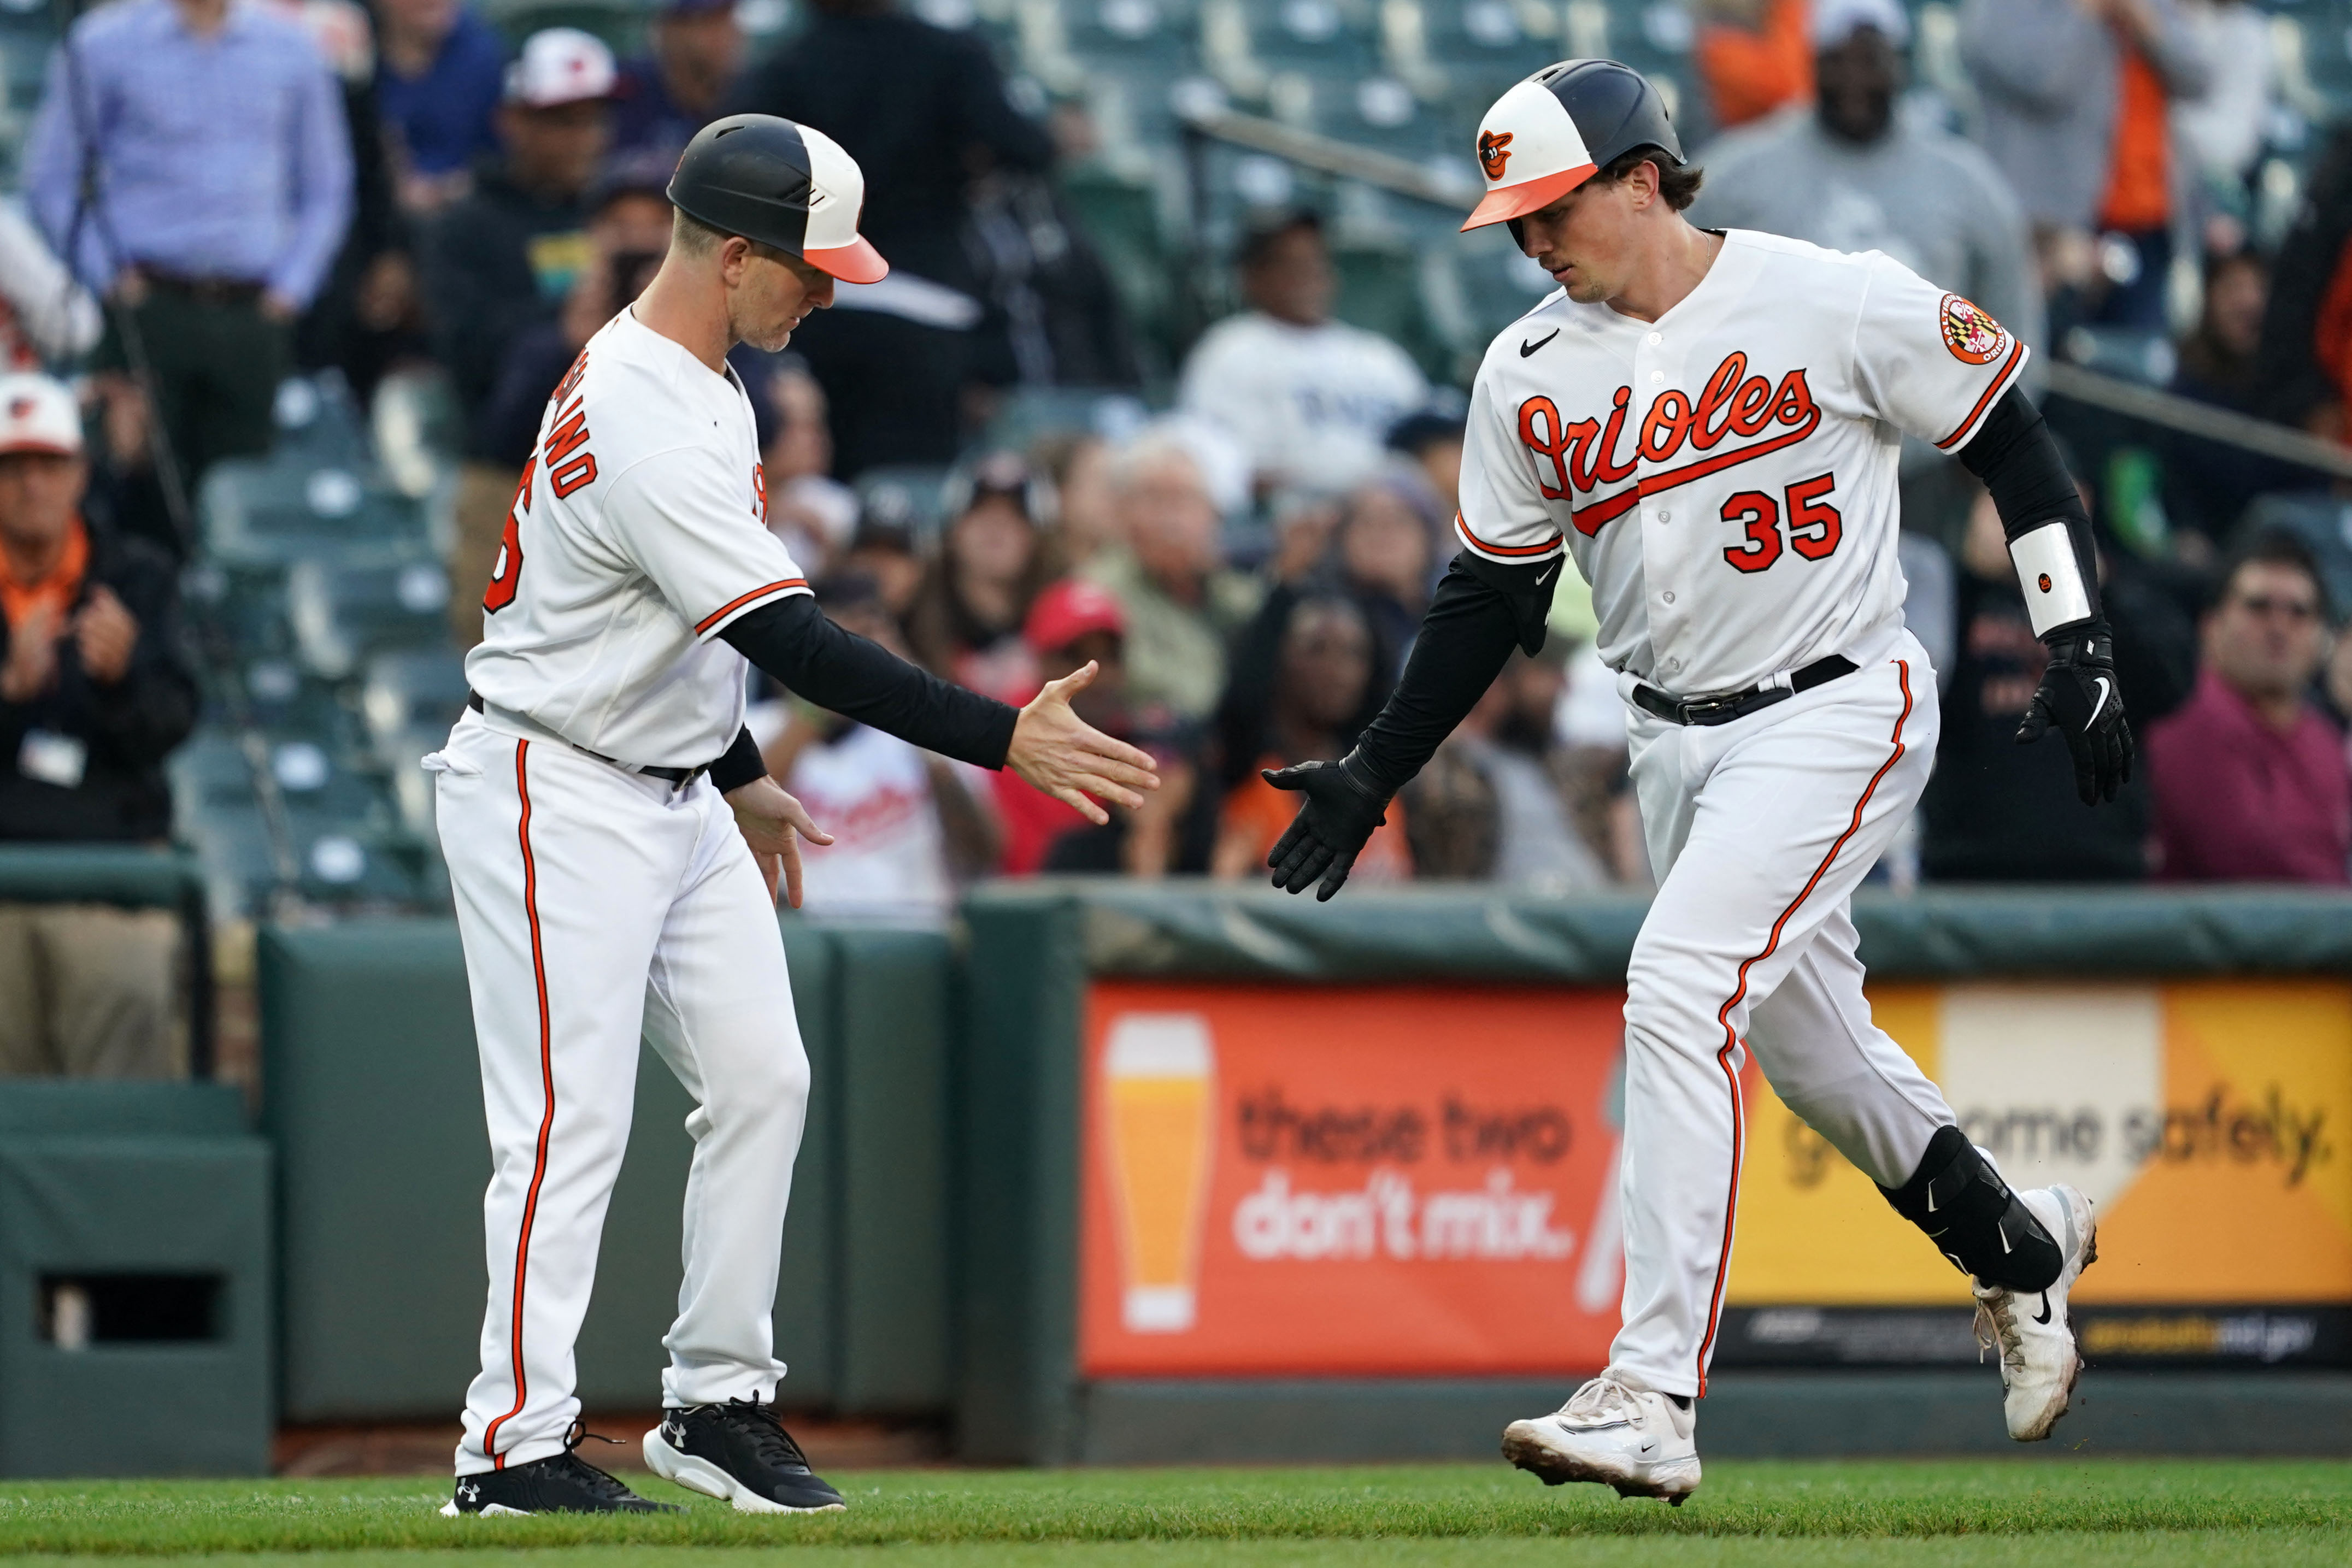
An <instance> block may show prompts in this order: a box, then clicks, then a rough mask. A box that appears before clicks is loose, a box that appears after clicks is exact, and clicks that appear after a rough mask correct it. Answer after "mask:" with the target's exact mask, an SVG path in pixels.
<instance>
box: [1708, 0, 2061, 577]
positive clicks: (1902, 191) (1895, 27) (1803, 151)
mask: <svg viewBox="0 0 2352 1568" xmlns="http://www.w3.org/2000/svg"><path fill="white" fill-rule="evenodd" d="M1812 38H1813V43H1814V47H1816V48H1817V49H1818V50H1819V54H1818V56H1817V57H1816V58H1815V61H1814V64H1813V78H1814V81H1815V83H1816V87H1817V89H1818V92H1819V97H1818V98H1817V99H1816V101H1815V103H1814V107H1813V112H1811V114H1804V115H1786V116H1781V117H1779V118H1776V119H1773V120H1766V121H1763V122H1761V123H1759V124H1758V125H1755V126H1753V127H1750V128H1748V129H1745V130H1742V131H1735V132H1733V133H1732V134H1730V135H1728V136H1726V137H1724V138H1723V139H1721V140H1720V141H1717V142H1715V143H1714V144H1713V145H1712V146H1709V147H1708V148H1706V150H1705V152H1704V153H1703V154H1702V155H1701V160H1700V161H1701V162H1704V163H1705V164H1706V174H1707V179H1706V188H1705V189H1703V190H1702V191H1701V192H1700V193H1699V197H1698V200H1697V202H1696V204H1693V206H1692V209H1691V221H1692V222H1694V223H1696V224H1701V225H1706V227H1709V228H1746V229H1761V230H1763V231H1765V232H1766V233H1768V234H1777V235H1789V236H1790V237H1791V238H1794V239H1801V240H1810V241H1811V242H1812V243H1813V244H1815V245H1820V246H1828V247H1829V248H1830V249H1832V250H1843V251H1866V250H1881V251H1885V253H1886V254H1887V255H1889V256H1893V257H1895V259H1896V260H1897V261H1900V262H1902V263H1903V264H1904V265H1905V266H1906V267H1910V268H1911V269H1912V270H1913V271H1914V272H1916V273H1918V274H1919V276H1921V277H1925V278H1927V279H1928V280H1929V281H1931V282H1934V283H1936V284H1938V285H1940V286H1941V287H1945V288H1948V289H1950V290H1952V291H1953V292H1954V293H1957V294H1962V295H1965V296H1967V297H1968V298H1969V299H1972V300H1974V301H1975V302H1976V303H1977V304H1979V305H1980V306H1982V307H1984V308H1985V309H1987V310H1989V311H1990V312H1991V313H1992V315H1993V317H1994V318H1995V319H1998V320H1999V321H2000V323H2001V324H2002V325H2003V326H2005V327H2008V328H2009V329H2011V331H2012V332H2014V333H2016V334H2017V335H2018V336H2019V337H2020V338H2021V339H2023V340H2025V341H2026V342H2027V343H2029V344H2032V345H2033V346H2034V347H2036V348H2039V347H2040V346H2041V344H2042V298H2041V294H2040V290H2039V288H2038V287H2037V286H2036V282H2035V279H2034V276H2033V257H2032V247H2031V245H2030V243H2029V241H2028V238H2027V235H2026V229H2025V218H2024V214H2022V213H2021V211H2020V210H2019V207H2018V204H2017V199H2016V198H2015V197H2014V196H2012V195H2011V193H2010V191H2009V187H2008V184H2007V183H2006V182H2005V181H2003V180H2002V178H2001V176H2000V172H1999V171H1998V170H1996V169H1994V168H1993V166H1992V164H1991V162H1990V161H1989V160H1988V159H1987V158H1986V157H1985V155H1984V154H1983V153H1982V152H1979V151H1978V150H1977V149H1976V148H1974V147H1972V146H1970V145H1969V143H1967V142H1965V141H1961V140H1959V139H1958V137H1956V136H1950V135H1947V134H1946V133H1944V132H1943V131H1937V130H1933V129H1929V128H1927V127H1924V126H1920V125H1916V124H1912V123H1909V122H1906V120H1904V119H1903V118H1902V117H1900V116H1898V115H1897V114H1896V113H1895V102H1896V99H1897V98H1898V97H1899V96H1900V94H1901V92H1902V90H1903V85H1904V74H1905V72H1904V64H1903V50H1904V49H1905V48H1906V47H1907V46H1908V45H1909V43H1910V38H1911V24H1910V21H1909V19H1908V18H1907V17H1906V16H1905V15H1904V11H1903V7H1902V5H1900V4H1898V3H1897V0H1819V3H1818V4H1816V5H1815V6H1814V7H1813V17H1812ZM1974 494H1975V483H1974V481H1973V480H1971V479H1969V476H1968V474H1967V471H1966V470H1964V469H1963V468H1961V466H1960V465H1959V464H1958V461H1957V460H1956V459H1954V458H1951V457H1948V456H1946V455H1943V454H1941V453H1939V452H1937V450H1936V449H1935V447H1934V446H1933V445H1931V444H1929V443H1927V442H1924V441H1920V440H1917V439H1916V438H1906V440H1905V442H1904V443H1903V463H1902V497H1903V507H1902V512H1903V526H1904V527H1905V528H1908V529H1913V530H1916V531H1917V532H1920V533H1924V534H1926V535H1927V536H1928V537H1929V538H1935V539H1937V540H1938V541H1940V542H1941V543H1942V544H1944V546H1945V547H1946V548H1947V549H1957V548H1958V545H1959V542H1960V538H1961V535H1962V534H1963V533H1964V532H1965V531H1966V529H1967V527H1968V516H1969V503H1970V501H1971V500H1972V498H1973V497H1974Z"/></svg>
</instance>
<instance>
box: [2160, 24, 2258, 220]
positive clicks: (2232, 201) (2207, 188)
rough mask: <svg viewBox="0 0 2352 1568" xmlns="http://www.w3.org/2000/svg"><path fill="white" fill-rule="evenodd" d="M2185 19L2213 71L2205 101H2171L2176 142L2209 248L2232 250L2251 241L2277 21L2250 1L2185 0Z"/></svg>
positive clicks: (2175, 145)
mask: <svg viewBox="0 0 2352 1568" xmlns="http://www.w3.org/2000/svg"><path fill="white" fill-rule="evenodd" d="M2179 4H2180V20H2181V24H2182V26H2185V27H2186V28H2187V29H2188V32H2189V37H2190V38H2191V39H2193V40H2194V42H2195V46H2196V48H2197V52H2198V53H2199V54H2200V55H2201V56H2203V57H2204V59H2205V63H2206V65H2207V67H2208V68H2210V70H2211V72H2212V78H2213V79H2212V83H2211V85H2210V87H2208V88H2207V89H2206V90H2205V94H2204V96H2203V97H2201V98H2196V99H2182V100H2179V101H2177V102H2175V103H2174V104H2173V106H2172V144H2173V146H2174V147H2176V148H2177V149H2179V152H2180V160H2181V163H2182V172H2184V173H2185V174H2186V175H2187V176H2188V179H2187V180H2184V181H2183V182H2182V183H2183V185H2184V186H2187V187H2190V188H2192V189H2193V192H2194V195H2195V197H2196V200H2195V204H2194V206H2193V209H2192V210H2193V211H2194V212H2195V213H2196V214H2198V216H2199V217H2200V222H2199V223H2197V224H2196V225H2192V229H2191V232H2196V233H2200V237H2201V239H2202V241H2203V244H2204V248H2205V249H2207V250H2209V251H2212V252H2216V253H2218V254H2221V255H2225V256H2226V255H2233V254H2235V253H2236V252H2237V251H2238V250H2240V249H2241V248H2242V247H2243V246H2244V245H2245V243H2246V227H2245V223H2244V221H2243V212H2244V206H2245V196H2246V181H2247V179H2248V177H2249V176H2250V175H2252V172H2253V169H2254V162H2255V161H2256V160H2257V159H2259V158H2260V157H2261V156H2262V152H2263V139H2264V138H2265V137H2266V136H2267V135H2268V133H2269V131H2270V123H2271V113H2272V110H2273V107H2274V99H2275V97H2276V94H2277V91H2278V56H2277V53H2276V51H2275V50H2274V49H2273V47H2271V36H2270V34H2271V21H2270V17H2269V16H2266V15H2264V14H2263V11H2262V9H2261V8H2260V7H2259V6H2256V5H2253V4H2252V3H2251V0H2179Z"/></svg>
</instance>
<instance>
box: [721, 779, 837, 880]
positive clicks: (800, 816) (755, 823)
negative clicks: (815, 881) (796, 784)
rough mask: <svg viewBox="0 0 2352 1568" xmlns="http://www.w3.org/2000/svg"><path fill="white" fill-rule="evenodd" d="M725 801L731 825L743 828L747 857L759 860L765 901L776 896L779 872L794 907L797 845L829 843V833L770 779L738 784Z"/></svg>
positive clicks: (798, 857) (798, 860)
mask: <svg viewBox="0 0 2352 1568" xmlns="http://www.w3.org/2000/svg"><path fill="white" fill-rule="evenodd" d="M727 803H728V805H730V806H731V807H733V808H734V810H735V825H736V826H737V827H738V828H740V829H741V830H742V831H743V841H744V842H745V843H747V844H749V845H751V858H752V859H753V860H755V861H757V862H759V863H760V875H761V877H763V878H765V879H766V881H767V883H768V901H769V902H770V903H771V904H772V903H774V902H775V898H776V883H777V880H778V878H779V876H781V877H782V882H783V884H784V899H785V902H786V903H788V904H791V905H792V906H793V908H794V909H798V908H799V907H800V906H801V846H800V841H801V840H802V839H803V838H805V839H807V840H808V841H809V842H811V843H813V844H829V843H831V842H833V835H832V834H831V833H828V832H826V831H824V829H823V828H820V827H818V826H817V825H816V823H815V822H814V821H811V820H810V818H809V814H808V808H806V807H805V806H803V805H802V804H801V803H800V802H799V801H798V800H794V799H793V797H792V796H790V795H787V794H785V793H784V791H783V789H782V786H781V785H779V784H778V783H777V782H776V781H775V780H774V779H770V778H766V777H764V776H763V777H761V778H758V779H752V780H751V782H750V783H749V784H743V785H739V786H737V787H736V788H735V789H730V790H729V791H728V792H727Z"/></svg>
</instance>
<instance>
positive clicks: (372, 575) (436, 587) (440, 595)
mask: <svg viewBox="0 0 2352 1568" xmlns="http://www.w3.org/2000/svg"><path fill="white" fill-rule="evenodd" d="M448 605H449V574H448V573H447V572H446V571H445V570H443V569H442V566H441V563H440V562H439V561H437V560H432V559H408V560H403V561H390V562H384V563H381V564H370V565H364V566H354V565H342V564H337V563H334V562H331V561H327V560H321V559H315V558H314V559H308V560H300V561H297V562H295V563H294V565H293V567H292V568H291V569H290V570H289V571H288V572H287V574H286V607H287V614H288V618H289V621H290V622H292V625H293V628H294V643H295V648H296V650H297V651H298V653H299V656H300V658H301V660H302V663H303V664H305V665H306V666H307V667H308V668H309V669H310V670H311V671H312V672H313V673H315V674H320V675H323V676H325V677H327V678H328V679H330V680H341V679H342V678H343V677H344V676H346V675H350V674H353V673H354V672H356V671H357V670H358V669H359V667H360V663H361V661H362V659H363V658H365V657H366V655H368V654H369V653H375V652H378V651H381V650H384V649H392V648H438V647H441V646H444V645H445V644H446V643H447V641H448V636H449V629H448V614H447V612H448Z"/></svg>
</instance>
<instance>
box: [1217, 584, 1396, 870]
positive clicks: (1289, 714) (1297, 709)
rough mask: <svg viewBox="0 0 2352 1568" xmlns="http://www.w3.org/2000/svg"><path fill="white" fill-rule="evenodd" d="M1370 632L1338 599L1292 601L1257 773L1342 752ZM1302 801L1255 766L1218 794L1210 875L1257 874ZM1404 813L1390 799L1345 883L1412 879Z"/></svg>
mask: <svg viewBox="0 0 2352 1568" xmlns="http://www.w3.org/2000/svg"><path fill="white" fill-rule="evenodd" d="M1372 667H1373V666H1372V632H1371V628H1370V626H1368V625H1366V624H1365V622H1364V615H1363V612H1362V611H1361V610H1359V609H1358V608H1357V607H1356V606H1355V604H1354V603H1352V602H1351V601H1348V600H1345V599H1302V600H1300V601H1298V602H1297V605H1296V606H1294V607H1293V609H1292V610H1291V612H1290V619H1289V622H1288V624H1286V626H1285V627H1284V628H1283V633H1282V643H1281V657H1280V659H1279V661H1278V662H1277V664H1276V666H1275V673H1274V685H1273V690H1272V692H1271V693H1270V694H1269V697H1268V702H1267V705H1266V706H1267V723H1266V734H1265V749H1264V751H1263V752H1262V753H1261V754H1260V755H1259V758H1258V760H1257V766H1258V767H1259V768H1286V767H1288V766H1289V765H1290V764H1291V763H1294V762H1305V761H1307V760H1309V759H1311V758H1325V759H1330V758H1338V757H1339V756H1341V755H1343V754H1344V753H1345V752H1346V751H1347V749H1348V746H1349V739H1350V738H1351V733H1352V732H1351V731H1350V729H1349V727H1350V726H1351V725H1354V724H1356V723H1357V722H1358V715H1360V713H1361V712H1362V710H1363V706H1364V695H1365V693H1366V692H1367V691H1368V690H1369V689H1370V685H1371V681H1372ZM1304 799H1305V797H1303V796H1301V795H1297V794H1296V793H1293V792H1291V791H1289V790H1284V789H1276V788H1275V787H1274V786H1273V785H1271V784H1268V783H1267V782H1266V781H1265V779H1263V778H1261V777H1259V775H1258V773H1257V772H1256V771H1255V769H1253V770H1252V771H1251V772H1250V773H1249V775H1248V776H1247V777H1246V778H1244V779H1242V780H1241V781H1240V782H1238V783H1236V784H1235V785H1234V787H1233V788H1232V789H1230V790H1228V791H1227V792H1226V794H1225V798H1224V805H1223V809H1222V810H1220V812H1219V814H1218V819H1217V847H1216V850H1215V852H1213V854H1212V856H1211V857H1210V861H1209V872H1210V874H1211V875H1213V876H1214V877H1216V878H1218V879H1219V880H1220V881H1224V882H1238V881H1241V880H1243V879H1244V878H1248V877H1258V876H1264V875H1265V874H1266V871H1265V857H1266V852H1268V851H1270V850H1272V849H1273V848H1274V842H1275V841H1276V839H1278V838H1280V837H1281V836H1282V831H1283V829H1285V828H1286V827H1288V826H1289V825H1290V819H1291V818H1292V817H1294V816H1296V815H1297V811H1298V807H1299V803H1300V802H1301V801H1302V800H1304ZM1404 820H1405V808H1404V806H1403V805H1402V802H1391V804H1390V806H1389V811H1388V817H1387V820H1386V821H1383V822H1382V823H1381V826H1380V827H1379V828H1377V829H1375V830H1373V832H1372V836H1371V838H1370V840H1369V841H1366V843H1365V845H1364V848H1363V852H1362V853H1361V854H1360V855H1358V856H1357V858H1356V867H1355V870H1354V871H1353V872H1352V873H1349V877H1350V880H1351V881H1352V880H1361V881H1364V882H1368V883H1380V882H1399V881H1403V880H1405V879H1407V878H1409V877H1411V876H1412V849H1411V848H1410V847H1409V845H1408V843H1407V841H1406V838H1405V829H1404Z"/></svg>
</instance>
